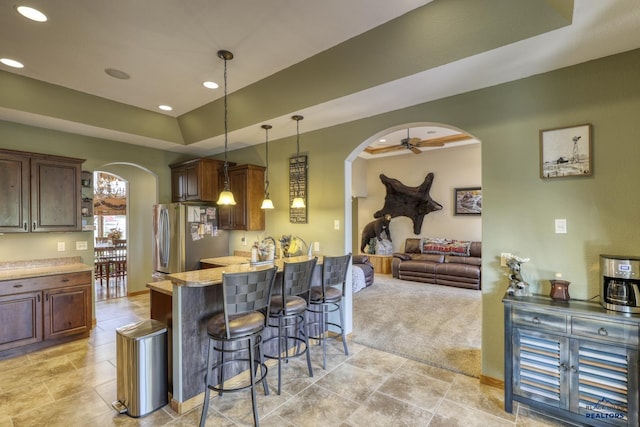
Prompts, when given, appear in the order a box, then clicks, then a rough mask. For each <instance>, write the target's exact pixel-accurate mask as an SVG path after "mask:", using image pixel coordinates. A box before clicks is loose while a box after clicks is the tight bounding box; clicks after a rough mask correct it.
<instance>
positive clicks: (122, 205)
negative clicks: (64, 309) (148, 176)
mask: <svg viewBox="0 0 640 427" xmlns="http://www.w3.org/2000/svg"><path fill="white" fill-rule="evenodd" d="M93 183H94V185H93V224H94V248H95V252H96V256H95V259H96V268H95V278H96V281H95V296H96V298H95V299H96V301H102V300H106V299H112V298H120V297H124V296H126V295H127V265H128V264H127V229H128V224H127V218H128V216H127V199H128V187H129V185H128V182H127V181H126V180H125V179H123V178H122V177H120V176H118V175H115V174H112V173H109V172H104V171H94V173H93Z"/></svg>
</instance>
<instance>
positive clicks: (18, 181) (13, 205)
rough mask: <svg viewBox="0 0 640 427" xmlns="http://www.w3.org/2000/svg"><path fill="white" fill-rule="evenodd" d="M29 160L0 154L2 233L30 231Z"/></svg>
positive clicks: (8, 154) (0, 224)
mask: <svg viewBox="0 0 640 427" xmlns="http://www.w3.org/2000/svg"><path fill="white" fill-rule="evenodd" d="M29 174H30V172H29V158H28V157H26V156H20V155H16V154H11V153H3V152H0V200H2V202H1V203H0V232H27V231H29Z"/></svg>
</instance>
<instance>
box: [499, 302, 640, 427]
mask: <svg viewBox="0 0 640 427" xmlns="http://www.w3.org/2000/svg"><path fill="white" fill-rule="evenodd" d="M503 303H504V321H505V336H504V342H505V410H506V411H507V412H511V411H512V410H513V402H514V401H517V402H522V403H524V404H526V405H528V406H530V407H531V408H533V409H534V410H536V411H540V412H543V413H547V414H549V415H552V416H555V417H559V418H561V419H564V420H566V421H572V422H578V423H581V424H584V425H592V426H637V425H638V422H639V416H638V411H639V408H638V374H639V370H638V345H639V331H640V316H634V315H628V314H623V313H617V312H612V311H607V310H605V309H604V308H602V307H601V306H600V305H599V304H597V303H595V302H587V301H575V300H571V301H569V302H565V303H563V302H555V301H553V300H551V299H550V298H547V297H544V296H531V297H514V296H505V298H504V299H503Z"/></svg>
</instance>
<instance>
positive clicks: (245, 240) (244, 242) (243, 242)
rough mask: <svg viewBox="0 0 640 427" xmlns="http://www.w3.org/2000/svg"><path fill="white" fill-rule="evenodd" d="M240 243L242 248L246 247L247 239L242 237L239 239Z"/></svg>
mask: <svg viewBox="0 0 640 427" xmlns="http://www.w3.org/2000/svg"><path fill="white" fill-rule="evenodd" d="M240 241H242V246H247V238H246V237H244V236H243V237H242V238H241V239H240Z"/></svg>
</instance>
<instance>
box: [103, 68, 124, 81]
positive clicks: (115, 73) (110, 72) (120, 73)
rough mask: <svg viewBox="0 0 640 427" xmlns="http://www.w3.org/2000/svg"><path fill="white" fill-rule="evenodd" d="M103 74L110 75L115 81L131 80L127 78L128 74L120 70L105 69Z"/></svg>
mask: <svg viewBox="0 0 640 427" xmlns="http://www.w3.org/2000/svg"><path fill="white" fill-rule="evenodd" d="M104 72H105V73H107V74H108V75H110V76H111V77H113V78H115V79H120V80H127V79H129V78H131V76H129V74H127V73H125V72H124V71H122V70H118V69H116V68H105V69H104Z"/></svg>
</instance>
